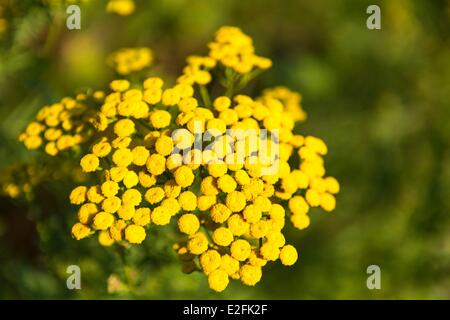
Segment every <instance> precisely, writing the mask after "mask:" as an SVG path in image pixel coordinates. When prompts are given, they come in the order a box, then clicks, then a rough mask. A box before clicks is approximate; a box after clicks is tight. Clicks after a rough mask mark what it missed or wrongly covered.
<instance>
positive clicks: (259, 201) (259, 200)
mask: <svg viewBox="0 0 450 320" xmlns="http://www.w3.org/2000/svg"><path fill="white" fill-rule="evenodd" d="M253 204H254V205H255V206H257V207H258V208H259V209H261V211H262V212H269V210H270V207H271V206H272V203H271V202H270V200H269V198H266V197H263V196H257V197H256V198H255V200H253Z"/></svg>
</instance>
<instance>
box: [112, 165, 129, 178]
mask: <svg viewBox="0 0 450 320" xmlns="http://www.w3.org/2000/svg"><path fill="white" fill-rule="evenodd" d="M127 172H128V169H127V168H126V167H112V168H111V170H109V174H110V176H111V180H113V181H115V182H120V181H122V180H123V178H125V175H126V174H127Z"/></svg>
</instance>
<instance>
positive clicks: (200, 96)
mask: <svg viewBox="0 0 450 320" xmlns="http://www.w3.org/2000/svg"><path fill="white" fill-rule="evenodd" d="M116 1H119V0H116ZM111 2H112V1H111ZM208 48H209V51H208V54H207V55H206V56H191V57H188V59H187V66H186V67H185V68H183V72H182V74H181V75H180V76H179V77H178V78H177V80H176V84H175V85H173V86H169V87H168V86H167V85H165V83H164V81H163V79H161V78H159V77H150V78H147V79H145V80H144V81H143V82H141V83H136V81H133V82H130V81H129V80H125V79H116V80H114V81H112V82H111V83H110V89H111V90H109V91H105V92H100V93H97V94H93V95H91V96H90V95H86V96H85V97H83V96H80V97H77V98H76V99H71V98H67V99H63V100H62V101H61V102H60V103H57V104H54V105H51V106H48V107H45V108H43V109H42V110H41V111H40V112H39V114H38V115H37V116H36V119H35V120H34V121H32V122H31V123H30V124H29V125H28V126H27V127H26V129H25V130H24V132H23V133H22V134H21V136H20V140H21V141H22V142H23V143H24V144H25V146H26V147H28V148H30V149H36V148H37V149H39V148H41V146H42V149H43V150H44V151H46V152H47V153H48V154H49V155H53V156H58V154H59V152H61V151H63V150H69V149H72V148H73V150H81V155H80V157H79V159H78V160H80V166H81V168H82V170H83V171H85V172H87V173H90V176H91V178H92V179H91V180H89V181H97V182H96V183H95V182H94V183H93V184H92V185H88V186H79V187H76V188H75V189H74V190H73V191H72V192H71V194H70V202H71V203H72V204H75V205H78V206H80V207H79V209H78V221H77V222H75V224H74V226H73V228H72V235H73V237H74V238H76V239H78V240H79V239H82V238H85V237H87V236H89V235H91V234H93V233H95V232H97V233H98V241H99V243H100V244H101V245H102V246H113V245H116V244H120V245H122V244H135V245H137V244H140V243H142V242H143V241H144V240H145V238H146V235H147V233H149V234H151V232H152V229H153V228H168V229H170V228H173V227H177V229H178V231H179V233H180V236H179V241H178V242H177V243H176V245H175V246H174V249H175V251H176V253H177V255H178V257H179V258H180V261H181V265H182V270H183V272H186V273H191V272H198V271H200V272H203V273H204V274H205V276H207V277H208V284H209V286H210V288H211V289H212V290H215V291H219V292H220V291H223V290H224V289H225V288H226V287H227V285H228V283H229V281H230V279H231V280H240V281H241V282H242V283H243V284H245V285H249V286H253V285H255V284H256V283H258V282H259V281H260V280H261V276H262V268H263V267H265V266H266V265H268V264H269V262H271V261H277V260H280V262H281V263H282V264H283V265H287V266H290V265H292V264H294V263H295V262H296V260H297V258H298V254H297V251H296V249H295V248H294V247H293V246H291V245H286V238H285V234H284V231H283V228H284V226H285V222H286V221H290V222H291V223H292V224H293V225H294V227H295V228H297V229H299V230H303V229H305V228H307V227H308V226H309V224H310V222H311V220H310V217H309V216H308V214H310V207H317V208H318V209H322V210H323V211H325V212H331V211H333V210H334V209H335V207H336V194H337V193H338V192H339V191H340V185H339V183H338V181H337V180H336V179H335V178H333V177H329V176H326V175H325V173H326V168H325V161H324V156H325V155H326V154H327V153H328V152H329V150H328V147H327V145H326V144H325V142H324V141H323V140H322V139H320V138H318V137H313V136H308V135H301V134H298V133H297V132H296V131H294V128H296V127H298V126H297V122H298V121H304V120H306V113H305V112H304V110H303V109H302V106H301V95H300V94H298V93H296V92H294V91H292V90H290V89H288V88H285V87H275V88H270V89H266V90H264V91H263V92H262V94H261V95H260V96H250V95H247V94H243V93H242V92H241V91H240V87H241V86H244V85H245V84H246V83H247V82H248V81H249V80H250V79H252V78H253V77H254V75H256V74H257V73H259V72H260V71H261V70H262V69H266V68H269V67H270V66H271V61H270V60H269V59H267V58H264V57H261V56H259V55H257V54H256V53H255V49H254V46H253V41H252V39H251V38H250V37H249V36H247V35H245V34H244V33H243V32H242V31H241V30H240V29H238V28H236V27H222V28H220V29H219V30H218V31H217V33H216V34H215V37H214V40H213V41H212V42H211V43H210V44H209V45H208ZM141 49H142V48H141ZM141 49H139V50H137V51H136V50H135V49H130V50H123V51H121V52H120V54H119V53H117V54H116V55H115V56H114V59H113V64H114V66H115V68H116V70H117V71H118V72H119V73H120V74H129V73H131V72H135V71H138V70H142V68H145V67H146V66H148V65H149V64H150V63H151V55H149V52H148V51H146V50H143V49H142V50H141ZM223 74H231V75H233V76H232V77H231V78H229V79H222V78H221V77H222V75H223ZM212 81H214V83H216V82H222V83H224V84H225V85H226V86H227V88H226V90H224V91H223V92H220V91H216V89H215V90H214V91H213V92H212V91H211V90H209V87H210V86H205V85H206V84H209V83H211V82H212ZM231 82H233V83H232V84H231ZM214 87H216V86H215V85H214ZM217 90H219V89H217ZM83 99H84V100H83ZM86 99H94V100H96V102H97V104H92V103H90V101H86V102H89V103H85V100H86ZM94 106H95V107H94ZM70 110H74V112H72V111H70ZM75 111H76V112H75ZM74 115H79V117H77V116H74ZM261 129H265V130H266V131H262V130H261ZM93 137H95V139H94V138H93ZM94 140H95V141H94ZM10 189H11V192H12V193H14V190H13V189H14V188H13V187H12V188H10ZM172 219H173V220H175V221H174V222H176V223H172V224H171V223H170V222H171V221H172ZM150 224H151V225H152V227H151V228H149V225H150Z"/></svg>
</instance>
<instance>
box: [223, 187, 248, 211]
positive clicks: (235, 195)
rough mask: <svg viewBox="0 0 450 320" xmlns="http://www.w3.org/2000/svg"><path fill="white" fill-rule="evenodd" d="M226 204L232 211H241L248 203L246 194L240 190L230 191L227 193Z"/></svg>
mask: <svg viewBox="0 0 450 320" xmlns="http://www.w3.org/2000/svg"><path fill="white" fill-rule="evenodd" d="M226 204H227V207H228V208H229V209H230V210H231V211H232V212H239V211H241V210H242V209H244V208H245V204H246V198H245V194H244V193H242V192H240V191H233V192H230V193H229V194H227V198H226Z"/></svg>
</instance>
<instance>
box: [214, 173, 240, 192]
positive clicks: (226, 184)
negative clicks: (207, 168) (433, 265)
mask: <svg viewBox="0 0 450 320" xmlns="http://www.w3.org/2000/svg"><path fill="white" fill-rule="evenodd" d="M217 186H218V187H219V189H221V190H222V191H223V192H226V193H230V192H232V191H234V190H235V189H236V187H237V184H236V181H235V180H234V179H233V177H232V176H230V175H228V174H226V175H224V176H221V177H220V178H219V179H217Z"/></svg>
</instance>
